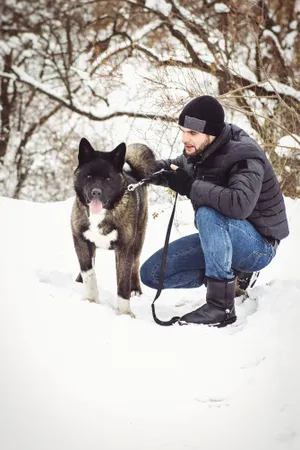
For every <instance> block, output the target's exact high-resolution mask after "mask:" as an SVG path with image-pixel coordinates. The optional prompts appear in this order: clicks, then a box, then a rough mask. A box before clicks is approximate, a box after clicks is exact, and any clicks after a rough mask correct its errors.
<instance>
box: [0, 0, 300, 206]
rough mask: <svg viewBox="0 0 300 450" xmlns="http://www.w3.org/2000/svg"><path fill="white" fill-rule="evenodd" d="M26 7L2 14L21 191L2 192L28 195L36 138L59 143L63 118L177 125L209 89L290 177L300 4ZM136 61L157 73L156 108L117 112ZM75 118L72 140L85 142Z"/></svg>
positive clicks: (12, 162) (11, 149)
mask: <svg viewBox="0 0 300 450" xmlns="http://www.w3.org/2000/svg"><path fill="white" fill-rule="evenodd" d="M24 5H25V7H24ZM151 5H153V6H151ZM20 8H21V7H19V6H18V4H17V2H16V3H15V4H14V3H12V2H10V3H9V6H7V5H6V6H4V7H3V12H4V14H3V16H4V17H5V20H4V21H3V23H2V38H3V37H4V39H6V45H5V46H3V47H0V48H1V52H2V65H1V94H0V95H1V103H2V110H1V141H0V161H2V164H3V171H5V170H6V171H7V170H8V168H10V167H13V168H14V170H15V169H16V171H15V172H14V174H15V178H14V174H11V175H10V177H7V178H9V179H10V180H13V182H12V183H9V186H10V189H6V190H5V189H4V190H3V189H2V191H3V192H4V193H6V194H7V195H15V196H17V197H18V196H19V194H20V192H21V190H22V189H23V188H24V185H25V184H26V183H28V177H30V176H32V175H31V169H30V167H31V164H32V163H33V162H34V160H35V159H36V155H37V154H38V153H39V152H41V150H36V148H32V145H33V142H34V141H35V136H36V135H37V133H41V130H42V129H43V130H46V129H47V127H49V134H50V136H49V140H50V141H51V139H52V138H51V127H52V129H53V126H55V125H54V124H55V117H58V116H57V115H58V114H61V115H62V116H64V117H65V118H66V119H65V120H68V117H69V118H71V117H72V118H74V117H78V118H85V119H88V120H89V121H94V122H100V123H104V122H107V121H110V120H114V119H116V118H118V117H122V116H123V117H124V116H126V117H131V118H132V120H134V119H137V118H144V119H147V120H154V119H159V120H160V121H162V122H161V123H163V122H165V123H170V122H171V123H172V122H173V121H175V119H176V116H177V113H178V111H179V110H180V109H181V107H182V105H183V104H184V103H185V102H186V101H187V100H188V99H189V98H190V97H193V96H196V95H199V94H200V93H206V92H209V93H211V94H214V95H216V96H217V97H218V98H219V100H220V101H221V103H222V104H223V105H224V106H226V107H227V108H231V109H232V110H237V111H239V112H241V113H243V114H246V115H247V117H248V118H249V121H250V124H251V126H252V128H253V130H254V131H255V132H256V133H257V135H258V137H259V139H260V141H261V142H262V143H264V145H265V148H266V150H267V151H269V152H270V155H271V156H270V157H271V158H272V160H273V162H274V164H275V165H277V166H278V171H279V172H280V173H282V166H281V165H280V161H281V160H280V158H279V157H278V156H276V153H275V152H273V151H272V149H273V148H275V146H276V145H277V142H278V140H279V138H280V137H281V136H283V135H286V134H290V135H291V136H293V138H294V139H295V142H296V140H297V137H295V134H296V133H297V132H298V130H299V122H300V113H299V98H300V94H299V79H300V77H299V75H300V73H299V72H300V69H299V64H297V58H298V57H299V42H300V38H299V20H297V19H299V12H297V8H296V0H289V1H286V2H281V1H280V0H267V1H261V0H260V1H252V2H242V3H241V2H238V1H237V0H230V1H228V2H226V5H225V4H222V3H220V2H217V1H205V0H203V1H199V2H194V1H191V0H165V1H163V0H162V1H160V2H144V1H140V0H112V1H111V2H109V3H108V2H106V1H104V0H92V1H87V2H85V3H83V2H80V1H75V0H71V1H70V2H68V3H67V4H66V3H65V2H63V1H62V0H55V1H52V2H49V1H47V0H44V1H29V0H28V1H27V2H26V1H25V2H22V10H21V9H20ZM297 55H298V56H297ZM131 61H133V62H134V61H135V62H137V63H138V64H140V66H141V67H148V72H147V74H146V75H145V71H144V74H143V75H142V77H143V83H142V89H141V92H140V96H141V99H140V100H141V104H143V97H144V100H145V98H147V100H148V99H151V108H150V107H149V109H148V110H147V108H145V107H136V108H135V109H130V108H126V107H124V106H123V107H120V108H118V109H116V108H115V109H112V107H111V105H110V100H109V99H110V93H111V92H112V91H113V90H115V89H117V88H119V87H120V86H122V84H124V80H123V78H122V68H123V67H124V64H127V63H128V62H131ZM205 77H206V78H205ZM207 77H210V79H211V80H213V81H212V84H211V85H210V84H209V83H210V82H208V81H207ZM205 80H206V81H205ZM174 91H175V92H176V93H177V94H178V95H176V93H175V94H174ZM144 103H145V102H144ZM146 104H148V105H149V101H148V102H146ZM53 119H54V120H53ZM72 120H73V119H72ZM78 120H80V119H78ZM71 122H72V121H71V120H70V127H69V129H68V130H66V131H65V134H66V136H71V135H72V138H70V139H71V140H76V131H75V129H74V127H73V132H72V133H73V134H72V133H71V134H70V130H71V129H72V125H71ZM43 133H44V134H45V131H43ZM67 144H68V143H67V142H66V146H67ZM53 145H57V144H54V142H53ZM61 154H62V153H61ZM71 159H72V158H71ZM63 160H64V158H62V161H61V163H62V167H63ZM7 161H8V162H9V164H7ZM284 164H286V161H285V163H284ZM289 164H290V166H291V167H292V171H293V174H294V175H295V176H294V179H295V181H294V182H293V183H292V188H289V189H288V190H286V192H287V193H289V194H290V193H291V192H292V191H293V193H295V192H296V188H297V184H299V167H298V166H297V162H296V160H293V161H289ZM2 181H3V177H2ZM0 183H1V177H0ZM283 186H284V182H283Z"/></svg>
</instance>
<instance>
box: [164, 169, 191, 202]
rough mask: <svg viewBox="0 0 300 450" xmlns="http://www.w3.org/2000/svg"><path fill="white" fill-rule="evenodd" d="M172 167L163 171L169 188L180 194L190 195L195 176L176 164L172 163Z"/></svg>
mask: <svg viewBox="0 0 300 450" xmlns="http://www.w3.org/2000/svg"><path fill="white" fill-rule="evenodd" d="M171 169H172V170H164V172H163V176H164V177H165V178H166V179H167V180H168V184H169V188H170V189H172V190H173V191H175V192H178V193H179V194H180V195H186V196H187V197H190V192H191V188H192V183H193V181H194V180H193V178H192V177H191V176H190V175H189V174H188V173H187V172H186V171H185V170H184V169H181V168H179V167H177V166H175V165H174V164H172V165H171Z"/></svg>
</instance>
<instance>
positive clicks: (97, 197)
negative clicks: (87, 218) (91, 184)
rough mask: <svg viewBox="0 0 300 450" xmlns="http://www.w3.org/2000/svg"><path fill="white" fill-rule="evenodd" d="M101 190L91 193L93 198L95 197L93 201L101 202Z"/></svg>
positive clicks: (94, 190)
mask: <svg viewBox="0 0 300 450" xmlns="http://www.w3.org/2000/svg"><path fill="white" fill-rule="evenodd" d="M101 193H102V192H101V189H96V188H95V189H93V190H92V192H91V194H92V197H93V199H94V200H99V199H100V197H101Z"/></svg>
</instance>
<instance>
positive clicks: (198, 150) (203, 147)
mask: <svg viewBox="0 0 300 450" xmlns="http://www.w3.org/2000/svg"><path fill="white" fill-rule="evenodd" d="M210 144H211V142H210V138H209V136H206V139H205V141H204V142H202V144H201V145H200V147H198V148H196V147H195V152H194V153H193V154H191V153H187V151H186V149H185V148H184V152H183V153H184V154H185V156H186V157H188V158H192V157H193V156H197V155H199V154H200V153H203V152H204V150H206V149H207V147H208V146H209V145H210Z"/></svg>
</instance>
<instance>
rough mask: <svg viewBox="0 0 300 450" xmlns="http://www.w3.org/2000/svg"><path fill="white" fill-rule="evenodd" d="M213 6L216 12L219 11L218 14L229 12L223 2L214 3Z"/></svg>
mask: <svg viewBox="0 0 300 450" xmlns="http://www.w3.org/2000/svg"><path fill="white" fill-rule="evenodd" d="M214 8H215V11H216V13H219V14H221V13H229V12H230V8H228V6H227V5H225V3H215V4H214Z"/></svg>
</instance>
